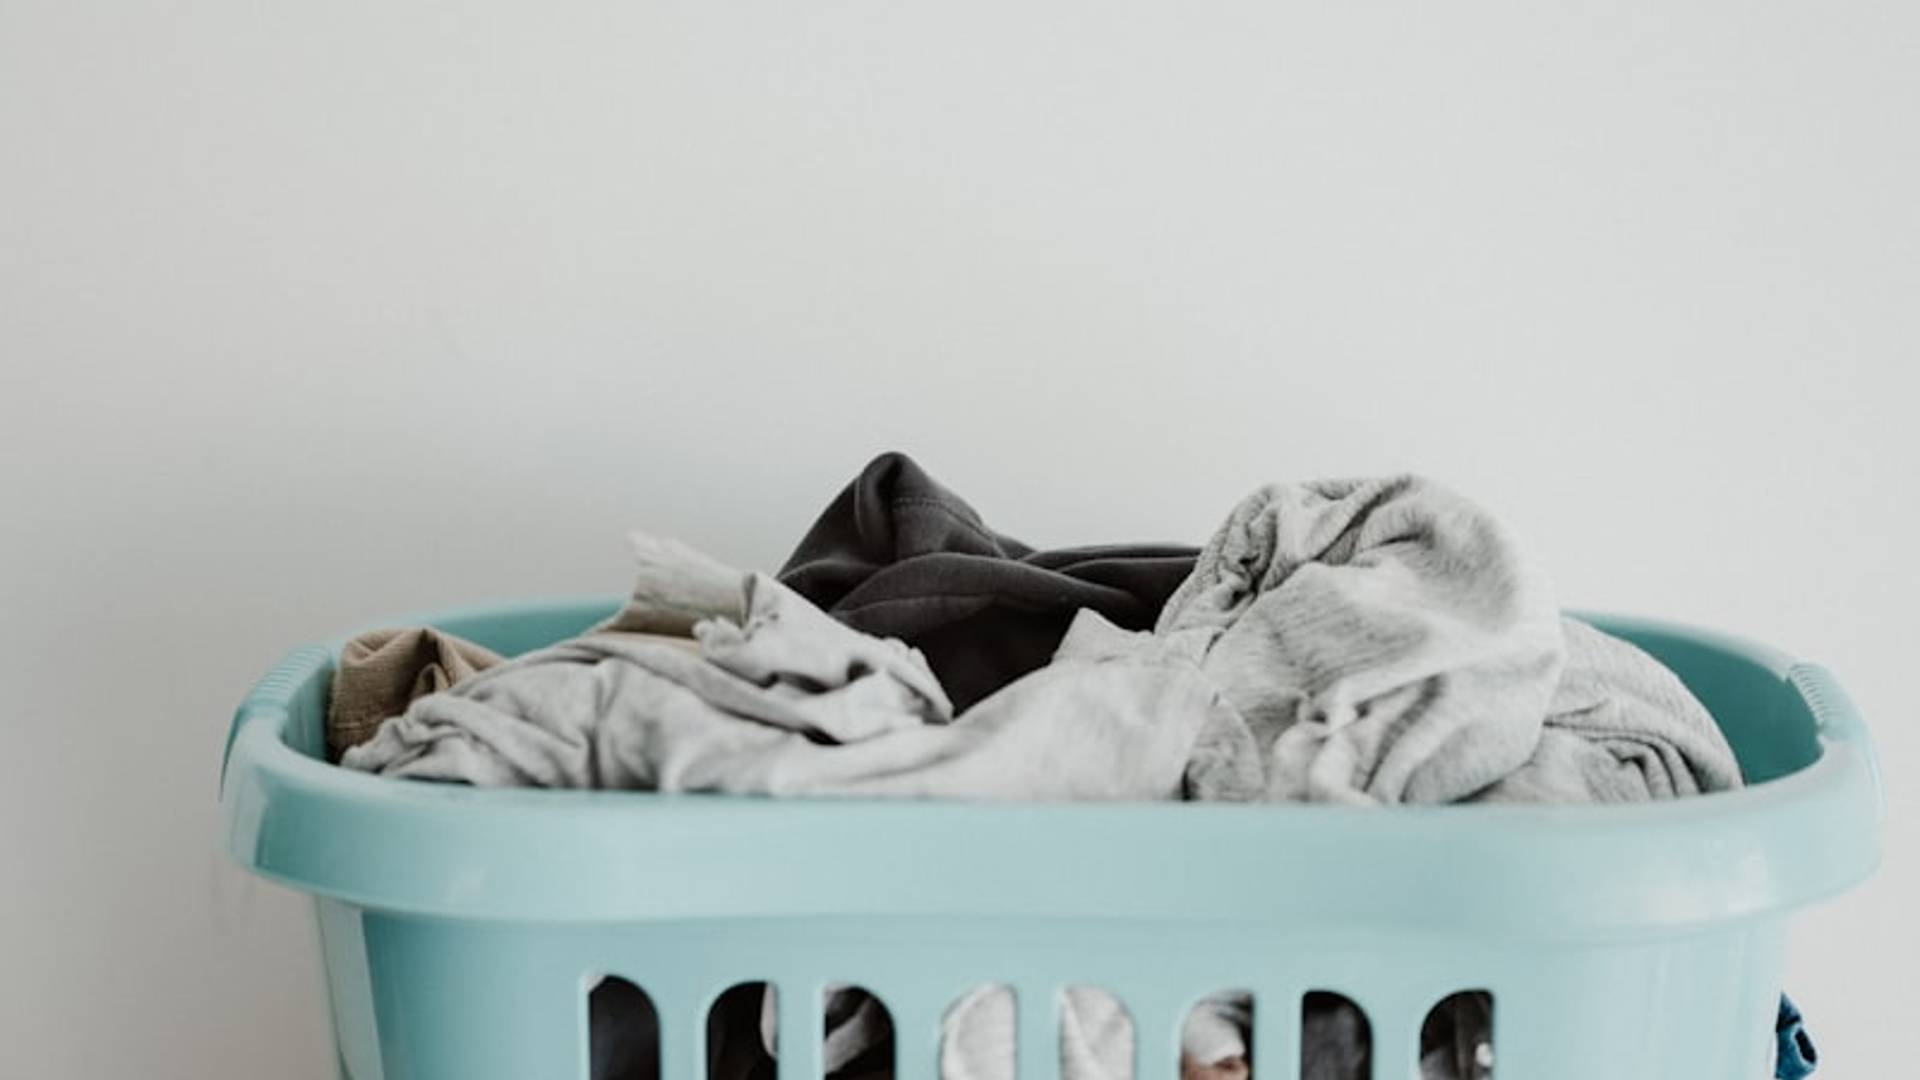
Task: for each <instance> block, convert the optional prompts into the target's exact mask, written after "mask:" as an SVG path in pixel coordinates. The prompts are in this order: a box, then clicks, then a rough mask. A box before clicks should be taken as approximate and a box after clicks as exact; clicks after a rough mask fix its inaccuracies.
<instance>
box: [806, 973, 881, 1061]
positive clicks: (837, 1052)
mask: <svg viewBox="0 0 1920 1080" xmlns="http://www.w3.org/2000/svg"><path fill="white" fill-rule="evenodd" d="M821 1039H822V1043H821V1053H820V1058H821V1061H823V1062H824V1063H825V1065H826V1070H827V1075H829V1076H852V1077H862V1078H869V1077H870V1078H874V1080H879V1078H883V1077H891V1076H893V1055H894V1036H893V1014H892V1013H891V1012H889V1011H888V1010H887V1005H886V1002H883V1001H881V1000H880V999H879V998H878V997H875V996H874V995H873V994H872V993H870V992H868V991H867V989H866V988H865V987H860V986H851V985H847V984H844V983H841V984H835V985H832V986H829V987H827V1000H826V1010H825V1017H824V1020H823V1024H822V1030H821Z"/></svg>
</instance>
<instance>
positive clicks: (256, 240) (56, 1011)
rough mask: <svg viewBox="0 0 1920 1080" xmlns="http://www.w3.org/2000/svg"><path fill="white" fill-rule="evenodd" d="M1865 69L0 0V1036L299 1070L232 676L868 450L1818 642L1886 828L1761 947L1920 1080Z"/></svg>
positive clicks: (1466, 11) (1891, 252) (1918, 163)
mask: <svg viewBox="0 0 1920 1080" xmlns="http://www.w3.org/2000/svg"><path fill="white" fill-rule="evenodd" d="M1551 8H1564V9H1565V10H1549V9H1551ZM1917 106H1920V14H1917V13H1916V9H1915V8H1913V7H1912V6H1911V5H1908V4H1904V3H1899V2H1896V0H1885V2H1881V0H1864V2H1846V3H1841V4H1827V3H1815V2H1813V0H1781V2H1772V3H1766V4H1759V5H1754V4H1745V3H1732V2H1716V0H1706V2H1696V3H1684V4H1675V3H1671V2H1668V0H1622V2H1620V3H1614V4H1600V5H1594V4H1584V5H1572V4H1569V5H1540V4H1526V3H1519V2H1508V3H1501V2H1480V3H1466V4H1421V3H1411V2H1401V0H1388V2H1385V3H1347V4H1318V3H1284V4H1274V3H1265V2H1256V0H1234V2H1231V3H1215V2H1209V0H1200V2H1196V3H1172V2H1160V3H1148V2H1143V0H1121V2H1112V0H1108V2H1101V3H1093V2H1090V0H1045V2H1039V3H1033V2H1015V0H986V2H974V3H964V4H963V3H952V2H949V3H938V4H935V3H926V2H923V0H905V2H893V3H881V2H879V0H870V2H855V0H816V2H810V3H808V2H802V3H791V2H774V0H720V2H714V0H699V2H695V0H642V2H637V3H631V2H630V3H611V2H604V0H569V2H563V3H558V4H537V5H529V4H509V3H493V2H481V3H475V4H466V5H452V4H441V5H434V4H424V3H418V2H413V0H398V2H395V0H387V2H382V3H372V2H367V0H341V2H337V3H328V4H258V3H241V2H237V0H199V2H195V0H180V2H170V3H161V2H154V0H123V2H120V3H114V4H105V3H89V2H84V0H82V2H73V0H68V2H58V0H7V2H0V432H4V434H0V440H4V442H3V445H0V449H3V452H0V611H3V612H4V614H3V615H0V693H3V694H4V700H5V702H6V706H5V709H4V721H0V723H4V725H5V729H4V730H5V750H4V753H0V762H3V763H4V764H0V845H3V846H0V867H4V869H3V870H0V874H4V877H0V1075H3V1076H9V1077H12V1076H21V1077H25V1076H35V1077H86V1078H91V1077H105V1076H151V1077H169V1078H171V1077H180V1078H226V1077H231V1078H251V1077H259V1076H275V1077H288V1078H294V1080H319V1078H321V1077H326V1076H330V1075H331V1073H330V1072H329V1071H328V1070H329V1067H330V1064H329V1063H330V1057H329V1051H328V1049H327V1042H326V1039H327V1035H326V1032H325V1028H324V1010H323V1005H322V999H321V996H320V993H319V990H318V984H317V974H316V961H315V956H314V949H313V944H312V941H311V931H310V929H309V928H308V925H307V922H306V912H305V909H304V907H303V904H302V902H301V901H300V899H299V898H297V897H296V896H294V895H292V894H290V893H287V892H285V891H282V890H280V889H277V888H274V887H271V886H267V885H264V884H260V883H257V882H255V881H252V880H251V879H248V878H246V877H244V876H242V875H240V874H239V873H238V872H236V871H234V870H232V869H230V868H228V867H227V866H226V865H225V864H224V863H222V862H221V861H220V859H219V858H218V856H217V855H216V854H215V851H214V841H215V837H216V829H217V826H216V813H215V805H214V796H215V790H214V789H215V771H216V766H217V761H216V759H217V756H218V750H219V745H220V739H221V737H222V734H223V730H224V725H225V722H226V712H227V710H228V709H229V708H230V707H231V705H232V704H233V703H234V702H235V700H236V699H237V698H238V697H239V695H240V694H241V692H242V691H243V689H244V688H245V687H246V686H247V684H248V682H249V681H250V679H251V678H252V677H253V676H254V675H255V674H257V673H258V672H259V671H261V670H262V669H263V668H264V667H266V666H267V665H268V664H269V663H271V662H272V660H273V659H274V658H275V657H276V656H277V654H278V653H279V652H280V651H281V650H282V648H283V647H286V646H288V645H291V644H294V643H297V642H301V641H304V640H308V639H312V638H315V637H318V636H322V635H326V634H329V633H331V632H333V631H335V630H337V629H339V628H341V627H343V626H345V625H347V624H351V623H355V622H359V621H361V620H363V619H366V618H369V617H373V616H376V615H378V614H380V613H383V612H395V611H407V610H409V609H418V608H423V607H432V606H434V605H440V604H445V603H451V602H460V601H466V600H473V599H479V598H486V597H500V596H515V595H522V594H528V593H552V592H577V591H608V592H611V591H617V590H619V589H620V588H622V587H623V586H624V584H625V581H624V570H623V565H622V564H623V553H622V547H621V543H620V533H621V531H622V529H623V528H624V527H625V526H627V525H628V524H630V523H644V524H646V525H648V526H650V527H652V528H654V529H657V530H661V531H666V532H670V533H676V534H680V535H682V536H684V537H686V538H688V539H690V540H694V541H696V542H699V543H702V544H704V545H706V546H708V547H710V548H712V549H713V550H715V551H717V552H718V553H720V554H722V555H724V556H727V557H730V558H733V559H736V560H743V561H748V562H752V563H756V564H760V565H772V564H774V563H775V562H777V560H778V559H779V558H780V557H781V556H782V555H783V554H784V553H785V550H786V548H787V546H788V545H789V544H790V543H791V542H792V540H793V539H794V538H796V537H797V536H798V535H799V533H800V531H801V530H802V529H803V528H804V527H805V525H806V524H807V523H808V521H809V520H810V518H811V516H812V514H813V513H814V512H815V511H816V510H817V509H818V508H819V507H820V506H821V505H822V504H823V503H824V502H825V500H826V499H827V498H828V496H829V495H830V494H831V493H832V492H833V491H834V490H835V489H837V488H838V486H839V485H840V484H841V483H842V482H843V481H844V480H845V479H846V478H847V477H848V476H850V475H851V474H852V473H853V471H854V470H855V469H856V468H857V467H858V466H859V465H860V464H861V462H862V461H863V460H864V459H865V457H866V456H867V455H868V454H869V453H871V452H872V451H875V450H877V449H882V448H887V447H901V448H905V449H909V450H911V451H912V452H914V453H916V454H918V455H920V456H921V457H922V459H923V461H924V462H925V463H926V464H928V466H929V467H930V468H932V469H933V470H934V471H935V472H936V473H937V474H938V475H939V476H941V477H943V478H945V479H946V480H947V481H948V482H950V483H951V484H952V485H953V486H954V487H956V488H957V489H958V490H960V491H961V492H963V493H966V494H968V495H970V496H972V497H973V498H974V499H975V500H976V501H977V502H978V503H979V505H980V506H981V507H982V509H983V510H984V511H985V512H986V513H987V514H988V515H989V518H990V520H992V521H993V522H994V523H995V524H997V525H1000V526H1001V527H1003V528H1005V529H1007V530H1009V531H1012V532H1015V533H1018V534H1021V535H1023V536H1025V537H1027V538H1030V539H1031V540H1033V541H1036V542H1041V543H1049V544H1051V543H1066V542H1075V541H1084V540H1099V539H1120V538H1144V537H1168V538H1187V539H1194V540H1197V539H1199V538H1201V537H1203V536H1204V535H1205V534H1206V533H1207V532H1208V531H1209V530H1210V529H1211V528H1212V526H1213V525H1214V523H1215V521H1216V520H1217V519H1218V518H1219V517H1220V516H1221V515H1222V514H1223V513H1224V512H1225V510H1226V509H1227V507H1228V506H1229V505H1230V504H1231V502H1232V501H1233V500H1234V499H1235V498H1237V497H1238V496H1239V495H1240V494H1242V493H1243V492H1244V491H1245V490H1246V489H1248V488H1250V487H1251V486H1253V485H1254V484H1255V483H1257V482H1260V481H1263V480H1267V479H1278V478H1290V477H1291V478H1299V477H1310V476H1315V475H1322V474H1355V473H1369V472H1376V471H1381V470H1389V469H1401V468H1413V469H1418V470H1422V471H1425V472H1428V473H1431V474H1434V475H1436V476H1438V477H1441V478H1443V479H1445V480H1446V481H1448V482H1450V483H1451V484H1453V485H1454V486H1456V487H1458V488H1461V489H1463V490H1465V491H1467V492H1470V493H1473V494H1477V495H1478V496H1480V497H1482V498H1483V499H1484V500H1485V501H1486V502H1488V503H1489V504H1491V505H1492V506H1494V507H1495V508H1497V509H1498V510H1499V511H1500V512H1502V513H1503V514H1505V515H1506V516H1507V517H1508V518H1510V519H1511V520H1512V521H1513V522H1515V523H1516V524H1517V525H1518V526H1519V527H1520V529H1521V530H1522V532H1523V533H1524V534H1525V535H1526V536H1528V537H1529V538H1530V539H1531V541H1532V542H1533V543H1534V544H1535V545H1536V546H1537V547H1538V549H1539V550H1540V551H1541V552H1542V553H1543V554H1544V556H1545V557H1546V559H1547V560H1548V561H1549V563H1550V565H1552V566H1553V567H1555V568H1557V570H1558V575H1559V580H1560V582H1561V585H1562V591H1563V594H1564V599H1565V600H1566V601H1567V602H1569V603H1572V604H1579V605H1584V606H1594V607H1604V608H1614V609H1623V610H1631V611H1637V612H1645V613H1652V614H1660V615H1666V616H1672V617H1677V618H1681V619H1689V620H1696V621H1700V622H1705V623H1710V624H1716V625H1720V626H1724V627H1727V628H1731V629H1736V630H1739V631H1742V632H1745V633H1748V634H1751V635H1753V636H1756V637H1759V638H1762V639H1765V640H1769V641H1772V642H1775V643H1777V644H1780V645H1782V646H1784V647H1786V648H1788V649H1790V650H1792V651H1795V652H1797V653H1799V654H1802V655H1805V656H1809V657H1813V658H1818V659H1822V660H1825V661H1828V662H1830V663H1831V665H1832V666H1833V667H1834V668H1835V669H1836V670H1837V671H1838V672H1839V673H1840V675H1841V676H1842V678H1843V679H1844V680H1845V681H1846V682H1847V683H1848V684H1849V685H1850V686H1851V687H1852V688H1853V689H1854V690H1855V692H1856V694H1857V697H1858V698H1859V701H1860V702H1861V704H1862V705H1863V706H1864V708H1865V709H1866V711H1867V713H1868V714H1869V717H1870V719H1871V720H1872V721H1874V722H1875V723H1876V725H1877V733H1878V736H1879V738H1880V743H1881V749H1882V753H1883V756H1884V764H1885V773H1886V781H1887V784H1888V787H1889V814H1890V824H1891V835H1890V838H1889V840H1890V851H1889V855H1888V859H1887V864H1886V867H1885V869H1884V870H1883V872H1882V873H1881V874H1880V876H1879V877H1878V878H1877V879H1876V880H1875V881H1874V883H1873V884H1872V885H1871V886H1870V887H1868V888H1866V889H1863V890H1862V891H1860V892H1859V893H1857V894H1855V895H1853V896H1850V897H1849V898H1847V899H1845V900H1843V901H1841V902H1839V903H1836V904H1834V905H1832V906H1830V907H1827V908H1825V909H1822V910H1820V911H1819V912H1817V913H1815V914H1813V915H1810V916H1809V917H1807V918H1806V919H1805V920H1804V921H1803V923H1802V924H1801V929H1800V930H1799V931H1798V933H1797V937H1796V940H1795V942H1794V949H1793V953H1792V957H1791V976H1792V983H1791V985H1792V989H1793V990H1794V992H1795V993H1796V994H1797V995H1798V996H1799V998H1800V999H1801V1000H1802V1002H1803V1004H1804V1005H1805V1007H1806V1009H1807V1011H1808V1013H1809V1014H1810V1016H1811V1017H1812V1019H1813V1021H1814V1024H1815V1030H1816V1033H1817V1034H1818V1036H1819V1037H1820V1040H1821V1046H1822V1048H1823V1049H1824V1050H1825V1052H1826V1057H1827V1066H1828V1068H1827V1072H1826V1073H1825V1074H1824V1075H1826V1076H1829V1077H1835V1078H1839V1080H1876V1078H1883V1077H1887V1076H1893V1075H1898V1074H1900V1073H1902V1072H1903V1071H1906V1070H1910V1069H1911V1067H1912V1061H1913V1059H1914V1054H1915V1049H1914V1043H1913V1041H1912V1034H1911V1032H1912V1017H1913V1008H1914V1005H1915V1004H1916V1001H1915V994H1914V993H1913V991H1912V989H1911V987H1912V974H1911V973H1912V969H1913V967H1914V965H1915V963H1916V962H1920V932H1917V931H1916V929H1915V926H1916V920H1915V918H1914V910H1915V905H1916V903H1920V857H1916V854H1915V851H1916V841H1920V786H1917V785H1920V728H1917V727H1916V725H1915V723H1914V715H1913V714H1914V705H1913V700H1914V698H1913V690H1912V680H1913V673H1914V670H1915V664H1914V662H1913V650H1914V647H1915V642H1916V635H1915V633H1914V630H1913V626H1914V623H1913V620H1914V617H1915V612H1916V611H1917V610H1920V607H1917V606H1916V602H1917V601H1920V587H1917V585H1916V582H1917V581H1920V572H1916V570H1915V569H1914V559H1913V558H1912V556H1911V555H1910V554H1909V553H1908V552H1907V550H1906V548H1907V546H1908V545H1909V544H1910V543H1911V542H1912V538H1913V537H1915V536H1916V535H1920V512H1917V511H1916V509H1915V501H1916V493H1915V481H1916V479H1917V474H1920V439H1916V436H1915V434H1914V410H1915V402H1916V392H1920V378H1917V377H1916V375H1915V374H1914V367H1913V365H1914V364H1915V362H1916V349H1917V347H1920V315H1917V314H1916V305H1915V294H1916V287H1917V286H1920V224H1917V222H1916V216H1915V213H1914V202H1913V193H1914V192H1915V191H1917V190H1920V125H1917V124H1916V122H1915V113H1916V107H1917ZM1512 1080H1527V1078H1512Z"/></svg>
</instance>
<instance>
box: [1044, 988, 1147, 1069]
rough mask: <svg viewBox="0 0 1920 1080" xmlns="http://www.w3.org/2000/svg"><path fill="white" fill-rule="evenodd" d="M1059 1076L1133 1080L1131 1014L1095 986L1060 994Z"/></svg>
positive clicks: (1116, 998)
mask: <svg viewBox="0 0 1920 1080" xmlns="http://www.w3.org/2000/svg"><path fill="white" fill-rule="evenodd" d="M1057 1004H1058V1006H1059V1017H1060V1074H1061V1075H1062V1076H1087V1075H1092V1076H1100V1077H1109V1076H1110V1077H1113V1078H1114V1080H1133V1076H1134V1071H1133V1055H1134V1049H1133V1035H1134V1028H1133V1014H1131V1013H1129V1012H1128V1011H1127V1007H1126V1005H1125V1004H1123V1003H1122V1002H1121V1001H1120V999H1119V998H1118V997H1116V996H1114V995H1113V993H1112V992H1110V991H1108V990H1105V989H1102V988H1101V987H1098V986H1067V987H1063V988H1061V990H1060V994H1059V1000H1058V1002H1057Z"/></svg>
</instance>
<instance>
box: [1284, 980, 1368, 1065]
mask: <svg viewBox="0 0 1920 1080" xmlns="http://www.w3.org/2000/svg"><path fill="white" fill-rule="evenodd" d="M1372 1061H1373V1025H1372V1024H1371V1023H1370V1022H1369V1021H1368V1020H1367V1012H1366V1010H1365V1009H1362V1008H1361V1007H1360V1005H1359V1003H1358V1002H1356V1001H1354V1000H1353V999H1352V998H1350V997H1347V996H1346V995H1345V994H1340V993H1335V992H1334V991H1331V990H1309V991H1308V992H1307V994H1306V996H1304V997H1302V998H1301V999H1300V1075H1301V1076H1303V1077H1323V1076H1343V1077H1344V1076H1370V1075H1372V1074H1371V1072H1370V1071H1369V1070H1370V1069H1371V1068H1372Z"/></svg>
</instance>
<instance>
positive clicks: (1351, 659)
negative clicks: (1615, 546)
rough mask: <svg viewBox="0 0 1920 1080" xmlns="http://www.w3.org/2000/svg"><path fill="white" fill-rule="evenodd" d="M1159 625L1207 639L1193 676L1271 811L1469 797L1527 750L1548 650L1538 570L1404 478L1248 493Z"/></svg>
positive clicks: (1546, 596)
mask: <svg viewBox="0 0 1920 1080" xmlns="http://www.w3.org/2000/svg"><path fill="white" fill-rule="evenodd" d="M1158 630H1159V632H1160V633H1163V634H1164V633H1177V632H1204V633H1207V634H1209V635H1210V636H1211V638H1212V641H1211V644H1210V646H1209V648H1208V651H1207V655H1206V658H1205V659H1204V660H1203V661H1202V669H1203V670H1204V671H1205V672H1206V674H1207V676H1208V677H1209V678H1210V679H1211V680H1212V681H1213V682H1214V683H1215V685H1217V686H1218V687H1219V688H1220V691H1221V693H1222V694H1223V695H1224V696H1225V698H1226V699H1227V700H1228V701H1229V702H1230V703H1231V704H1232V705H1233V706H1234V708H1235V709H1236V710H1237V711H1238V712H1239V714H1240V717H1241V718H1242V720H1243V721H1244V723H1245V724H1246V728H1247V732H1248V735H1249V737H1250V739H1251V742H1252V745H1253V746H1254V747H1255V748H1256V750H1257V752H1259V753H1260V754H1261V755H1262V758H1263V765H1264V768H1265V773H1266V775H1265V795H1266V797H1267V798H1269V799H1275V800H1312V801H1331V802H1345V803H1356V804H1377V803H1399V802H1421V803H1430V802H1452V801H1455V800H1457V799H1461V798H1465V797H1466V796H1468V795H1471V794H1473V793H1474V792H1476V791H1479V790H1480V789H1482V788H1484V787H1486V786H1487V785H1489V784H1491V783H1493V782H1494V781H1496V780H1498V779H1500V778H1501V777H1503V776H1505V775H1507V774H1508V773H1510V772H1512V771H1513V770H1514V769H1515V768H1517V767H1519V766H1520V765H1521V763H1523V762H1525V761H1526V760H1527V758H1528V757H1529V755H1531V754H1532V752H1533V749H1534V746H1535V744H1536V743H1537V742H1538V741H1539V737H1540V729H1541V724H1542V721H1543V719H1544V717H1545V716H1546V713H1547V705H1548V702H1549V700H1550V699H1551V697H1552V695H1553V691H1554V686H1555V684H1556V681H1557V680H1558V678H1559V675H1560V667H1561V663H1562V659H1563V654H1564V646H1563V644H1562V641H1561V633H1560V616H1559V613H1558V611H1557V609H1556V607H1555V605H1554V601H1553V596H1552V593H1551V592H1550V590H1549V589H1548V587H1547V584H1546V580H1545V577H1544V575H1542V574H1541V573H1540V572H1539V570H1538V569H1537V568H1536V567H1534V566H1532V565H1531V564H1530V563H1529V562H1528V561H1527V560H1526V559H1524V558H1523V557H1522V556H1521V554H1520V552H1519V551H1518V550H1517V548H1516V547H1515V546H1514V544H1513V543H1512V541H1511V540H1510V539H1509V538H1508V537H1507V536H1506V534H1505V532H1504V531H1503V530H1502V529H1501V528H1500V527H1499V526H1498V525H1497V524H1496V523H1495V522H1494V521H1493V519H1492V518H1491V517H1490V516H1488V515H1487V514H1486V513H1485V512H1483V511H1481V510H1480V509H1479V508H1478V507H1476V506H1474V505H1473V504H1471V503H1469V502H1467V501H1466V500H1465V499H1462V498H1460V497H1459V496H1457V495H1454V494H1453V493H1451V492H1448V491H1446V490H1445V489H1443V488H1440V487H1438V486H1437V485H1434V484H1432V483H1430V482H1428V481H1424V480H1420V479H1417V478H1413V477H1395V478H1391V479H1386V480H1351V481H1347V480H1342V481H1322V482H1318V483H1310V484H1276V485H1272V486H1269V487H1265V488H1262V489H1260V490H1258V491H1256V492H1254V493H1253V494H1252V495H1250V496H1248V497H1247V498H1246V499H1245V500H1243V501H1242V502H1241V503H1240V505H1238V506H1236V507H1235V508H1234V510H1233V512H1232V513H1231V514H1230V515H1229V516H1228V518H1227V521H1226V523H1225V524H1224V525H1222V526H1221V527H1220V529H1219V531H1218V532H1216V533H1215V534H1214V536H1213V538H1212V539H1211V540H1210V541H1209V542H1208V543H1207V546H1206V547H1205V548H1204V549H1202V551H1201V553H1200V557H1199V560H1198V562H1197V564H1196V565H1195V567H1194V571H1193V574H1192V576H1191V577H1189V578H1188V579H1187V580H1186V581H1185V582H1183V583H1182V584H1181V586H1180V588H1179V589H1178V590H1177V591H1176V592H1175V593H1174V595H1173V596H1172V598H1171V599H1169V600H1168V601H1167V605H1166V607H1165V609H1164V610H1163V611H1162V612H1161V613H1160V619H1159V624H1158ZM1201 796H1202V797H1210V796H1211V793H1208V792H1202V793H1201Z"/></svg>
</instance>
